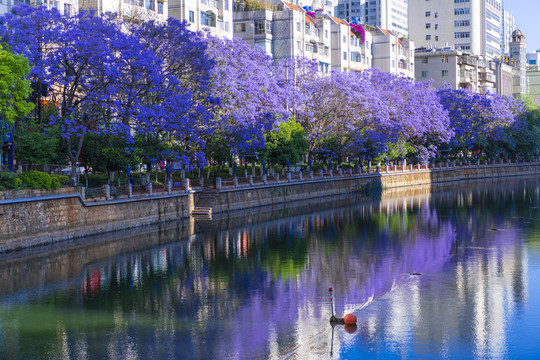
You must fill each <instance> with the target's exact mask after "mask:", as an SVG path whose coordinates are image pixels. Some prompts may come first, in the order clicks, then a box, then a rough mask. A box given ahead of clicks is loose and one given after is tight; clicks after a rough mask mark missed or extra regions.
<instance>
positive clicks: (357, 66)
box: [234, 2, 414, 77]
mask: <svg viewBox="0 0 540 360" xmlns="http://www.w3.org/2000/svg"><path fill="white" fill-rule="evenodd" d="M374 34H375V35H377V36H378V42H377V44H379V43H381V44H382V43H384V42H385V41H386V42H387V43H388V47H389V49H390V46H391V45H389V44H390V42H393V43H394V44H398V43H400V41H398V39H397V37H396V36H395V35H394V34H390V33H388V32H387V33H386V35H382V33H380V31H379V30H378V28H374V27H369V26H365V25H364V27H361V26H360V25H352V26H351V24H349V23H348V22H347V21H345V20H343V19H339V18H337V17H334V16H331V15H329V14H325V13H324V10H323V9H318V10H316V11H315V12H308V11H306V10H305V9H303V8H302V7H300V6H299V5H295V4H291V3H288V2H282V3H280V4H278V5H271V4H268V3H267V4H266V5H265V6H264V8H259V7H257V8H254V7H253V6H252V5H249V4H245V3H242V4H240V3H235V7H234V36H235V37H239V38H241V39H242V40H244V41H246V42H248V43H250V44H252V45H257V46H259V47H261V49H263V50H264V51H265V52H266V53H267V54H268V55H271V56H272V57H273V58H274V61H275V62H276V63H279V62H280V61H281V60H283V59H290V58H295V57H306V58H308V59H313V60H315V61H317V63H318V64H319V72H320V73H328V72H329V71H331V70H339V71H363V70H365V69H369V68H371V67H373V66H375V62H374V57H373V54H372V49H373V46H374V40H373V39H374ZM384 38H388V39H387V40H384ZM390 38H392V40H390ZM399 46H400V47H401V45H399ZM396 49H397V47H396ZM396 51H398V50H396ZM379 52H380V53H381V54H383V53H384V52H383V51H382V49H381V51H379ZM401 52H402V53H403V51H401ZM389 53H390V50H389ZM397 55H398V56H396V57H395V61H394V62H395V63H396V64H399V60H400V59H401V57H399V52H398V54H397ZM402 57H403V56H402ZM384 61H388V62H391V61H392V60H391V58H390V56H388V57H387V59H381V61H380V63H379V64H380V66H381V68H385V69H386V68H387V69H388V71H390V69H391V64H388V66H384ZM398 66H399V65H396V66H395V68H397V69H399V67H398ZM393 73H399V72H396V71H394V72H393ZM413 74H414V72H412V73H407V74H406V75H405V76H411V77H412V75H413Z"/></svg>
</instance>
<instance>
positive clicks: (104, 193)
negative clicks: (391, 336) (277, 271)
mask: <svg viewBox="0 0 540 360" xmlns="http://www.w3.org/2000/svg"><path fill="white" fill-rule="evenodd" d="M535 164H536V165H540V158H537V159H533V160H530V161H515V160H514V161H512V160H511V159H499V160H494V159H488V160H479V159H476V160H473V161H471V160H446V161H441V162H438V163H435V164H421V163H417V164H414V165H413V164H410V163H409V164H407V165H406V162H403V163H402V164H400V165H397V164H382V165H379V164H376V165H375V164H374V165H375V167H371V166H369V165H371V164H368V166H367V167H366V168H365V169H364V168H363V167H358V168H346V169H343V168H338V169H337V171H334V170H333V169H330V168H329V169H327V170H326V171H325V170H319V171H316V172H313V171H309V172H306V173H305V174H304V173H303V172H301V171H298V172H288V173H286V174H285V181H283V180H281V181H280V174H279V173H277V172H276V173H274V175H273V176H272V175H268V176H267V175H266V174H263V175H262V176H253V175H248V176H247V177H245V178H242V177H241V178H239V177H233V178H231V179H222V178H220V177H217V178H216V181H215V187H214V185H213V183H212V182H210V183H209V184H208V185H207V187H208V188H216V189H217V190H222V189H231V188H245V187H253V186H264V185H275V184H284V183H298V182H317V181H331V180H333V179H334V180H339V179H344V178H351V177H369V176H372V177H373V176H394V175H398V174H407V173H418V172H426V171H427V172H432V171H456V170H458V169H467V168H495V167H506V166H508V167H510V166H512V167H514V166H520V165H535ZM195 183H196V184H195ZM179 184H181V185H179ZM136 187H137V188H138V187H140V186H132V185H131V184H130V185H129V186H128V185H126V191H125V192H126V194H125V197H127V198H133V197H137V194H139V195H141V194H143V192H144V193H145V194H144V195H146V196H156V195H158V194H157V192H155V191H153V185H152V184H151V183H149V184H147V185H145V186H144V190H143V191H142V192H141V191H139V192H136V191H135V188H136ZM202 189H204V183H203V182H202V181H196V182H192V181H191V180H190V179H184V180H183V181H182V182H181V183H176V182H169V183H167V184H166V185H165V186H164V190H165V193H167V194H169V195H171V194H177V193H190V192H192V191H198V190H202ZM85 193H86V194H87V195H89V197H98V195H99V197H101V198H102V199H106V200H112V199H118V197H119V196H115V197H113V196H112V191H111V187H109V186H108V185H104V186H102V187H101V188H97V189H86V191H85ZM123 195H124V194H121V195H120V197H123Z"/></svg>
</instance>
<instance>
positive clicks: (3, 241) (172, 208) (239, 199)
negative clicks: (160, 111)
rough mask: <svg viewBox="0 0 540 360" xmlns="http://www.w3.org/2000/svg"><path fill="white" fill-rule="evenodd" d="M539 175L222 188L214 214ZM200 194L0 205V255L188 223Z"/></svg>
mask: <svg viewBox="0 0 540 360" xmlns="http://www.w3.org/2000/svg"><path fill="white" fill-rule="evenodd" d="M539 174H540V163H538V162H535V163H523V164H497V165H482V166H464V167H445V168H441V169H427V170H426V169H423V170H420V169H413V168H412V167H405V171H403V168H402V169H401V171H399V170H398V169H397V168H393V169H388V170H387V169H386V168H385V169H383V170H382V171H381V170H379V172H375V173H370V174H353V175H351V174H343V175H342V176H337V177H323V178H321V179H315V178H314V179H311V178H309V179H307V180H291V181H286V182H278V183H267V184H261V185H253V186H246V187H238V188H222V189H221V190H220V191H218V192H217V194H216V203H215V205H213V206H212V212H213V213H215V214H220V213H221V214H222V213H227V212H230V211H234V210H241V209H249V208H253V207H259V206H268V205H277V204H286V203H290V202H295V201H302V200H306V199H319V198H325V197H329V196H337V195H343V194H349V193H354V192H360V191H361V190H362V189H365V188H366V186H374V184H375V185H377V186H380V187H382V188H385V189H393V188H400V187H410V186H423V187H426V186H427V187H430V186H432V185H435V184H443V183H450V182H460V181H466V180H474V179H490V178H504V177H518V176H531V175H539ZM201 193H202V191H194V192H188V193H178V194H171V195H160V196H145V197H139V198H131V199H122V200H112V201H100V202H89V201H86V200H85V199H83V197H82V196H81V194H79V193H75V194H60V195H50V196H34V197H29V198H20V199H9V200H2V201H0V233H1V234H2V235H1V236H0V252H6V251H12V250H18V249H22V248H27V247H33V246H40V245H45V244H53V243H56V242H60V241H65V240H70V239H76V238H81V237H85V236H90V235H96V234H103V233H109V232H113V231H118V230H122V229H130V228H138V227H142V226H147V225H151V224H158V223H165V222H170V221H174V220H178V219H187V218H190V217H191V212H192V211H193V209H194V207H195V204H196V203H197V201H198V199H199V197H200V195H201Z"/></svg>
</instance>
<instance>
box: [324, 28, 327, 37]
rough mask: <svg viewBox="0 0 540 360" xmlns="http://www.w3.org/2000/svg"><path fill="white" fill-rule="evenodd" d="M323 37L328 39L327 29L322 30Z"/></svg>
mask: <svg viewBox="0 0 540 360" xmlns="http://www.w3.org/2000/svg"><path fill="white" fill-rule="evenodd" d="M324 37H325V38H326V39H328V30H324Z"/></svg>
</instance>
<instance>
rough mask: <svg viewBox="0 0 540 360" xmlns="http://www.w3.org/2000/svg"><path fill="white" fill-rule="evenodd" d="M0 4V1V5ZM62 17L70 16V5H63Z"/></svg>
mask: <svg viewBox="0 0 540 360" xmlns="http://www.w3.org/2000/svg"><path fill="white" fill-rule="evenodd" d="M1 3H2V2H1V1H0V4H1ZM64 15H65V16H71V4H67V3H64Z"/></svg>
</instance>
